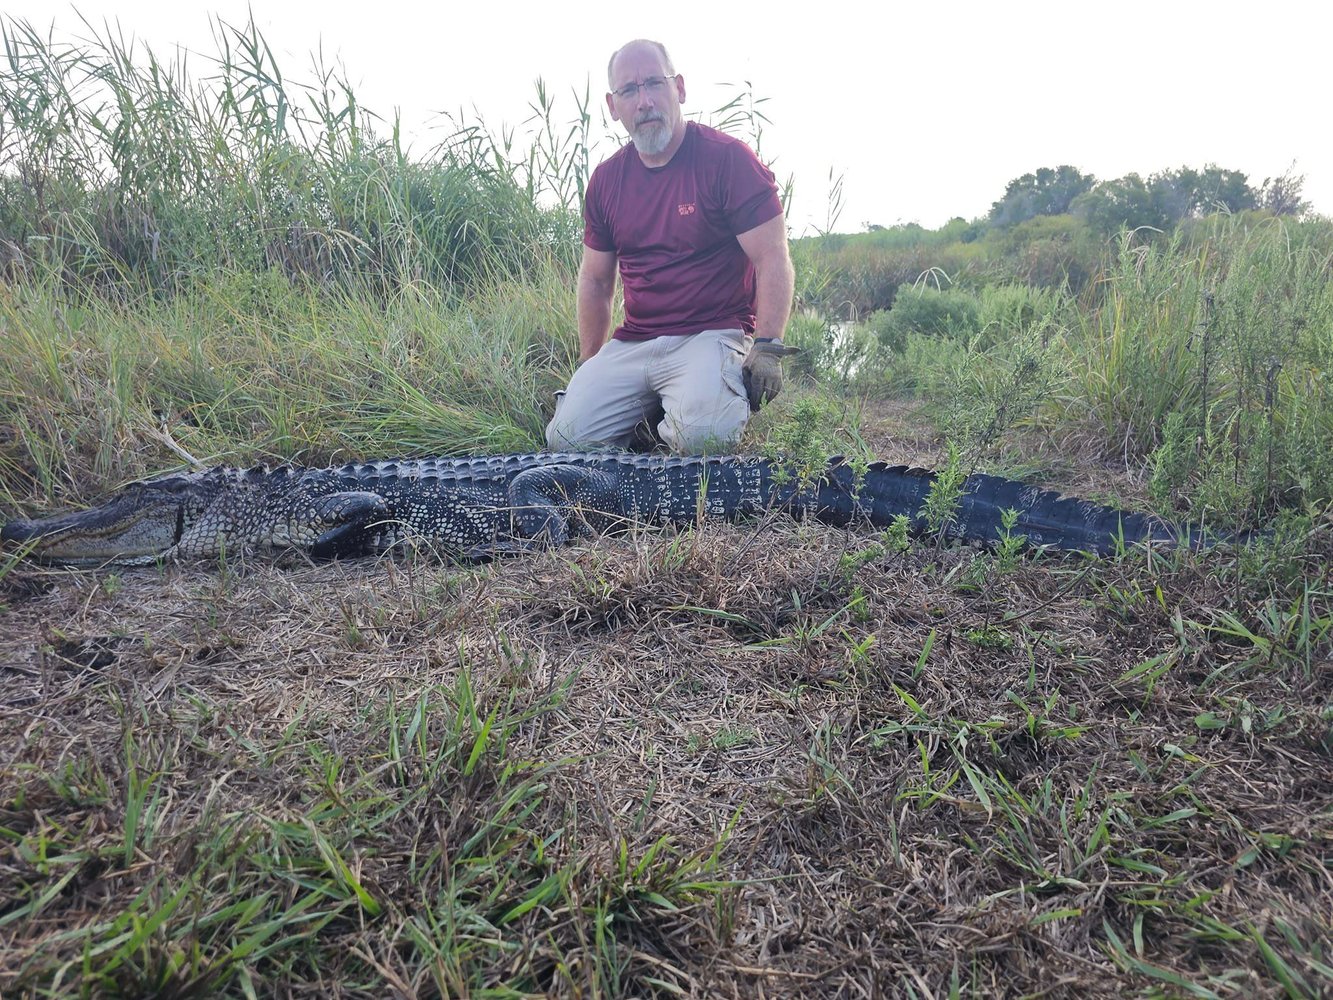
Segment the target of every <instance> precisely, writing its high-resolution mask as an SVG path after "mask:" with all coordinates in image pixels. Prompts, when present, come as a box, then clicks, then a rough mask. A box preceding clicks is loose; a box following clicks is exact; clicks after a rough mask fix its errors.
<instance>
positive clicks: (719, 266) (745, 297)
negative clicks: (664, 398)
mask: <svg viewBox="0 0 1333 1000" xmlns="http://www.w3.org/2000/svg"><path fill="white" fill-rule="evenodd" d="M781 211H782V202H781V201H780V200H779V198H778V189H777V185H776V184H775V183H774V182H773V173H772V171H770V170H769V169H768V168H767V167H765V166H764V165H763V164H762V163H760V162H759V158H758V157H756V156H755V155H754V153H753V152H752V151H751V150H750V147H749V146H747V145H745V143H743V142H741V141H740V140H739V139H733V138H732V137H731V136H729V135H725V134H724V133H722V132H719V131H717V130H716V129H711V128H709V127H708V126H706V125H700V124H698V123H697V122H688V123H686V125H685V141H684V142H683V143H681V146H680V149H678V150H676V155H675V156H673V157H672V158H671V162H670V163H668V164H667V165H666V166H664V167H646V166H644V165H643V161H642V160H641V159H639V154H638V152H636V151H635V149H634V145H633V143H626V145H625V146H624V148H622V149H621V150H620V151H619V152H617V153H616V154H615V155H614V156H612V157H610V158H609V159H607V160H606V161H605V162H603V163H602V164H601V165H600V166H598V167H597V169H596V170H594V171H593V175H592V177H591V179H589V181H588V190H587V192H586V195H585V197H584V203H583V222H584V227H583V242H584V243H585V244H586V245H587V246H589V247H591V248H592V249H593V250H601V251H605V252H609V253H614V254H615V255H616V256H617V258H618V262H619V266H620V280H621V283H622V284H623V285H624V288H625V322H624V324H623V325H622V326H620V327H619V328H618V329H617V330H616V333H615V336H616V339H618V340H647V339H649V338H651V337H661V336H664V335H666V336H670V335H682V334H690V333H698V332H700V331H701V330H727V329H737V328H740V329H743V330H745V331H746V332H752V331H753V330H754V268H753V267H752V266H751V264H750V259H749V258H748V257H746V256H745V251H744V250H742V249H741V245H740V243H738V242H737V240H736V234H737V233H744V232H748V231H749V230H751V229H753V228H754V227H755V226H758V225H760V224H762V223H765V222H768V221H769V220H770V219H773V218H775V217H776V216H777V215H778V214H780V213H781Z"/></svg>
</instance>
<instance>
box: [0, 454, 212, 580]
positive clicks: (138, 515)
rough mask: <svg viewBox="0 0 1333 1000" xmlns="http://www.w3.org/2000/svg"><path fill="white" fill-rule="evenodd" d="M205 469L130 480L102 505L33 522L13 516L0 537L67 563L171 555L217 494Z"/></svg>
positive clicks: (132, 562)
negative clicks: (28, 546)
mask: <svg viewBox="0 0 1333 1000" xmlns="http://www.w3.org/2000/svg"><path fill="white" fill-rule="evenodd" d="M217 490H218V483H217V481H216V477H214V476H210V474H208V473H193V474H187V475H179V476H164V477H162V478H160V479H150V480H145V481H143V482H138V483H131V484H130V485H128V486H126V487H124V488H123V489H122V490H121V491H120V492H119V493H117V494H116V495H115V496H113V497H112V498H111V499H110V500H108V501H107V502H106V503H103V504H101V505H99V506H97V507H92V508H89V509H88V510H81V511H76V512H74V513H71V514H60V515H58V516H56V517H45V518H39V519H37V520H35V521H23V520H14V521H10V522H9V523H7V524H6V525H5V526H4V527H3V528H0V540H3V541H6V542H18V543H27V544H30V545H31V546H32V549H31V552H30V553H29V556H30V558H33V559H38V560H40V561H42V562H52V563H61V564H64V565H67V566H101V565H103V564H106V563H119V564H121V565H128V566H137V565H143V564H145V563H151V562H154V561H156V560H158V559H163V558H166V557H168V556H170V555H171V554H172V552H173V550H174V549H175V548H176V546H177V545H178V544H179V543H180V541H181V539H182V538H183V537H184V536H185V535H186V533H187V532H189V531H190V530H191V528H193V527H195V526H196V524H197V523H198V521H199V519H200V517H201V516H202V515H203V513H204V511H206V510H207V509H208V507H209V505H210V503H211V502H212V500H213V499H214V497H215V496H216V494H217Z"/></svg>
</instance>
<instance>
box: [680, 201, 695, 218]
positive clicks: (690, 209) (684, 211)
mask: <svg viewBox="0 0 1333 1000" xmlns="http://www.w3.org/2000/svg"><path fill="white" fill-rule="evenodd" d="M676 213H677V214H678V215H693V214H694V202H690V203H689V204H688V205H677V206H676Z"/></svg>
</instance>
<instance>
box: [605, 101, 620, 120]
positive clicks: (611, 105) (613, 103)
mask: <svg viewBox="0 0 1333 1000" xmlns="http://www.w3.org/2000/svg"><path fill="white" fill-rule="evenodd" d="M606 109H607V110H608V111H610V112H611V120H612V121H613V122H618V121H620V115H618V114H616V95H615V94H607V95H606Z"/></svg>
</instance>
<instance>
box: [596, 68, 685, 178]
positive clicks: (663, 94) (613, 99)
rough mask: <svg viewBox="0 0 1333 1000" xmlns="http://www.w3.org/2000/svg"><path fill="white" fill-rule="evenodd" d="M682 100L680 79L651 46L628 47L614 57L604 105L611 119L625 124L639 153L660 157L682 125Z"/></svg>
mask: <svg viewBox="0 0 1333 1000" xmlns="http://www.w3.org/2000/svg"><path fill="white" fill-rule="evenodd" d="M627 90H632V91H635V92H634V93H626V91H627ZM684 100H685V81H684V79H683V78H682V77H680V76H676V75H673V74H672V73H671V71H670V70H669V69H668V68H667V67H666V66H665V65H664V64H663V61H662V54H661V53H660V52H658V51H657V49H656V48H654V47H653V46H631V47H629V48H627V49H625V50H624V51H622V52H621V53H620V55H618V56H617V57H616V61H615V65H614V66H613V68H612V70H611V93H609V94H607V95H606V105H607V107H608V108H609V109H610V110H611V118H612V120H613V121H618V122H620V123H621V124H623V125H624V126H625V131H626V132H627V133H629V137H630V138H631V139H633V140H634V148H635V149H637V150H638V151H639V153H640V155H642V156H648V157H653V156H660V155H661V154H662V153H663V152H665V151H666V149H667V147H669V146H670V145H671V140H672V138H673V137H674V136H675V135H676V133H677V131H678V130H682V129H683V128H684V120H683V118H682V116H681V113H680V105H681V102H682V101H684Z"/></svg>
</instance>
